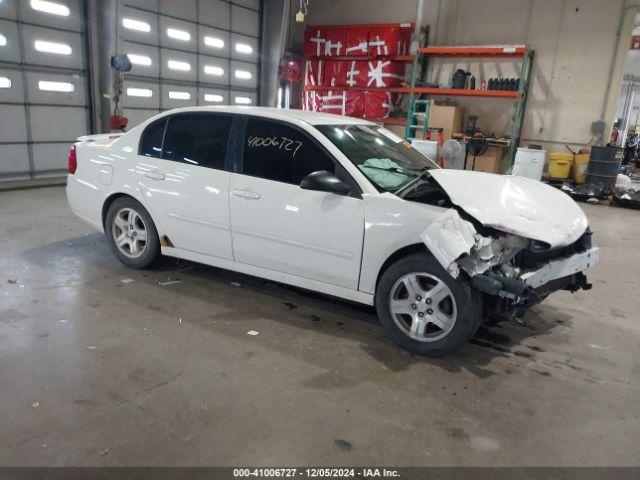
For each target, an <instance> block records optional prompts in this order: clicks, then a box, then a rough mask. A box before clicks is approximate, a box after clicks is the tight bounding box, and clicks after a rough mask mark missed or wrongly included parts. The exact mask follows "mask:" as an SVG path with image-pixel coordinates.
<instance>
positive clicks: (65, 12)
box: [31, 0, 71, 17]
mask: <svg viewBox="0 0 640 480" xmlns="http://www.w3.org/2000/svg"><path fill="white" fill-rule="evenodd" d="M31 8H33V9H34V10H38V11H40V12H44V13H50V14H52V15H60V16H62V17H68V16H69V14H70V13H71V11H70V10H69V7H67V6H66V5H61V4H59V3H54V2H47V1H46V0H31Z"/></svg>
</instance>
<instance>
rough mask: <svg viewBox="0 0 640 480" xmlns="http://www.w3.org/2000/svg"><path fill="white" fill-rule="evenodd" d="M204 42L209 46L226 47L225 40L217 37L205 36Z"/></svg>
mask: <svg viewBox="0 0 640 480" xmlns="http://www.w3.org/2000/svg"><path fill="white" fill-rule="evenodd" d="M204 44H205V45H206V46H207V47H213V48H224V40H222V39H221V38H216V37H204Z"/></svg>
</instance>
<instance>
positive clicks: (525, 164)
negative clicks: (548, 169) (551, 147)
mask: <svg viewBox="0 0 640 480" xmlns="http://www.w3.org/2000/svg"><path fill="white" fill-rule="evenodd" d="M546 156H547V151H546V150H532V149H530V148H519V149H518V151H517V152H516V160H515V162H513V170H512V172H511V175H518V176H520V177H527V178H532V179H533V180H542V171H543V170H544V160H545V158H546Z"/></svg>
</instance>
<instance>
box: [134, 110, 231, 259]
mask: <svg viewBox="0 0 640 480" xmlns="http://www.w3.org/2000/svg"><path fill="white" fill-rule="evenodd" d="M233 118H234V117H233V116H232V115H225V114H217V113H207V112H197V113H181V114H176V115H172V116H169V117H165V118H162V119H160V120H158V121H156V122H155V123H152V124H151V125H149V126H148V127H147V128H146V130H145V131H144V132H143V134H142V136H141V141H140V150H139V152H138V157H137V165H136V174H137V177H138V182H139V185H140V188H141V190H142V192H143V195H144V197H145V199H146V201H147V202H148V204H149V206H150V208H151V210H152V212H153V215H154V216H155V217H156V218H157V220H158V222H159V224H160V226H161V228H162V230H163V231H161V232H160V234H161V235H163V234H164V235H166V236H167V237H168V240H169V242H170V243H171V244H172V245H173V246H174V247H176V248H180V249H184V250H189V251H192V252H197V253H202V254H206V255H212V256H215V257H220V258H225V259H229V260H230V259H232V258H233V255H232V251H231V233H230V230H229V193H228V192H229V182H230V177H231V174H230V172H229V169H228V168H227V145H228V143H229V138H230V132H231V127H232V123H233ZM159 230H160V229H159Z"/></svg>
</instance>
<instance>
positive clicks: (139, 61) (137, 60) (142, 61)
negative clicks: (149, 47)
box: [127, 53, 151, 67]
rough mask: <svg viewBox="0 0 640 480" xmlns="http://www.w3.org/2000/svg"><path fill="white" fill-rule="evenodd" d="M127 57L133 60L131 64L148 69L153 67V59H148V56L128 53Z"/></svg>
mask: <svg viewBox="0 0 640 480" xmlns="http://www.w3.org/2000/svg"><path fill="white" fill-rule="evenodd" d="M127 57H129V60H131V63H133V64H135V65H143V66H145V67H148V66H150V65H151V57H147V56H146V55H136V54H135V53H127Z"/></svg>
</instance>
